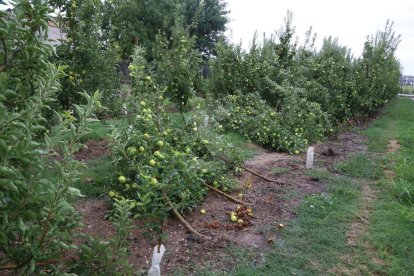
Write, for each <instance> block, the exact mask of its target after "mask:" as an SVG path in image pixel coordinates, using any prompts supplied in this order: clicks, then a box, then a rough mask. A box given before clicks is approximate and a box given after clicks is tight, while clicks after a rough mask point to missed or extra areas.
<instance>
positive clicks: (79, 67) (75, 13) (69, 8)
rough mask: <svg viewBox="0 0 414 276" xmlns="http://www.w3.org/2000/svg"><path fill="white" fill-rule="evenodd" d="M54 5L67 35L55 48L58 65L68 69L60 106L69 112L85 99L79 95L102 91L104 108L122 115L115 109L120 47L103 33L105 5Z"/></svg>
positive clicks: (84, 0)
mask: <svg viewBox="0 0 414 276" xmlns="http://www.w3.org/2000/svg"><path fill="white" fill-rule="evenodd" d="M51 3H52V6H53V7H54V8H57V9H58V10H59V12H60V13H59V16H58V20H57V22H58V24H59V27H60V29H61V31H62V32H63V34H64V35H65V39H62V40H60V44H59V45H58V46H57V47H56V53H57V58H56V59H57V60H56V61H57V62H58V63H61V64H65V65H68V66H69V74H68V75H67V77H66V78H64V79H62V81H61V83H62V86H63V88H64V89H63V91H62V92H61V93H59V95H58V99H59V102H60V104H61V106H62V107H63V108H65V109H67V108H69V107H70V106H71V104H72V103H79V102H80V101H81V100H82V98H80V97H79V94H78V92H81V91H95V90H97V89H99V90H100V91H101V93H102V102H103V104H104V106H106V107H108V108H109V110H111V111H112V112H113V114H112V115H116V112H119V111H120V110H119V107H118V108H115V109H114V107H116V104H117V102H118V101H119V95H118V93H117V90H118V86H119V76H118V74H117V72H116V62H117V59H118V57H117V47H116V44H111V43H110V42H109V41H108V40H105V36H104V33H103V32H101V25H102V24H103V18H102V15H101V14H102V12H103V4H102V3H101V2H100V1H89V0H76V1H67V0H55V1H52V2H51ZM98 111H103V110H98Z"/></svg>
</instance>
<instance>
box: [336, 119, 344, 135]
mask: <svg viewBox="0 0 414 276" xmlns="http://www.w3.org/2000/svg"><path fill="white" fill-rule="evenodd" d="M335 121H336V124H337V125H338V126H339V127H340V129H341V130H342V132H345V129H344V128H343V127H342V125H341V123H340V122H339V121H338V120H337V119H336V118H335Z"/></svg>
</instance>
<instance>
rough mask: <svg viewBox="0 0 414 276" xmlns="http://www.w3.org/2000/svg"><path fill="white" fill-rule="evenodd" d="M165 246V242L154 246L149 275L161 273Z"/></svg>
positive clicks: (155, 275)
mask: <svg viewBox="0 0 414 276" xmlns="http://www.w3.org/2000/svg"><path fill="white" fill-rule="evenodd" d="M164 252H165V246H164V245H163V244H161V245H159V246H158V245H157V246H155V247H154V253H153V254H152V263H151V267H150V270H149V271H148V276H160V275H161V267H160V263H161V259H162V256H164Z"/></svg>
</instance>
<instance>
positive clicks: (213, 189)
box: [204, 183, 251, 205]
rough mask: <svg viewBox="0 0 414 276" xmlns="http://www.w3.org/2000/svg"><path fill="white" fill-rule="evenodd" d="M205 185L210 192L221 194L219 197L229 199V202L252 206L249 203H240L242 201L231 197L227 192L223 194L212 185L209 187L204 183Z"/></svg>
mask: <svg viewBox="0 0 414 276" xmlns="http://www.w3.org/2000/svg"><path fill="white" fill-rule="evenodd" d="M204 185H205V186H206V187H207V188H209V189H210V190H212V191H213V192H215V193H217V194H219V195H221V196H224V197H225V198H227V199H229V200H231V201H233V202H235V203H238V204H241V205H251V204H249V203H245V202H243V201H240V200H238V199H237V198H235V197H232V196H231V195H229V194H226V193H225V192H222V191H220V190H219V189H216V188H214V187H213V186H210V185H208V184H206V183H204Z"/></svg>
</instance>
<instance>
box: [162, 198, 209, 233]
mask: <svg viewBox="0 0 414 276" xmlns="http://www.w3.org/2000/svg"><path fill="white" fill-rule="evenodd" d="M164 198H165V200H166V201H167V204H168V206H170V208H171V210H172V211H173V214H174V215H175V216H176V218H177V219H178V220H179V221H180V222H181V224H182V225H183V226H184V227H185V228H186V229H187V230H188V231H190V232H191V233H193V234H194V235H197V236H199V237H201V238H203V239H210V237H208V236H206V235H203V234H201V233H199V232H197V231H196V230H195V229H194V228H193V227H192V226H191V225H190V224H189V223H188V222H187V221H186V220H185V219H184V218H183V216H182V215H181V214H180V213H179V212H178V211H177V209H176V208H175V207H174V204H172V202H171V200H170V199H169V198H168V196H167V194H166V193H164Z"/></svg>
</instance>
